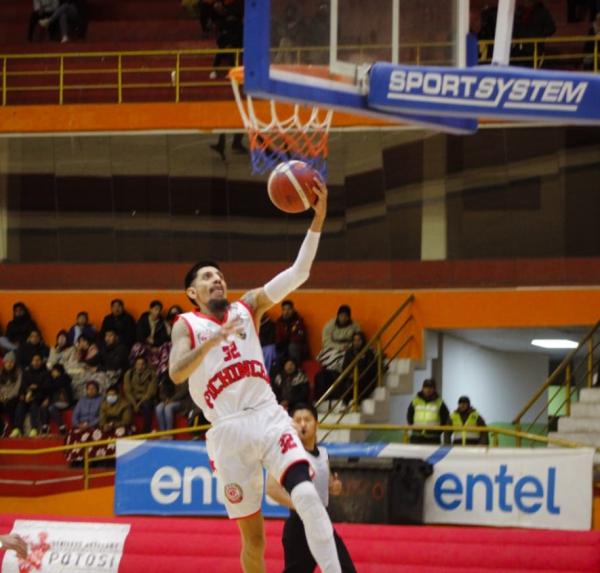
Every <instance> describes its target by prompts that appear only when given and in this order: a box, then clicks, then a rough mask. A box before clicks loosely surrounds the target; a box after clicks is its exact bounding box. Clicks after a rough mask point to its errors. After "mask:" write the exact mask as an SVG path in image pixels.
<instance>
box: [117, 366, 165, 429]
mask: <svg viewBox="0 0 600 573" xmlns="http://www.w3.org/2000/svg"><path fill="white" fill-rule="evenodd" d="M123 389H124V392H125V397H126V398H127V401H128V402H129V404H130V405H131V407H132V409H133V411H134V413H136V414H137V413H140V414H141V415H142V417H143V420H144V423H143V426H142V433H143V434H146V433H148V432H150V430H151V429H152V414H153V413H154V399H155V397H156V393H157V382H156V372H154V370H153V369H152V368H151V367H150V366H149V365H148V363H147V362H146V359H145V358H144V357H143V356H139V357H138V358H136V359H135V363H134V365H133V368H131V369H130V370H128V371H127V372H126V373H125V382H124V386H123Z"/></svg>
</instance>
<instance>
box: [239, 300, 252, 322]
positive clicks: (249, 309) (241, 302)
mask: <svg viewBox="0 0 600 573" xmlns="http://www.w3.org/2000/svg"><path fill="white" fill-rule="evenodd" d="M236 302H239V303H240V304H243V305H244V306H245V307H246V308H247V309H248V312H249V313H250V316H252V318H254V309H253V308H252V307H251V306H250V305H249V304H248V303H247V302H246V301H245V300H242V299H240V300H238V301H236Z"/></svg>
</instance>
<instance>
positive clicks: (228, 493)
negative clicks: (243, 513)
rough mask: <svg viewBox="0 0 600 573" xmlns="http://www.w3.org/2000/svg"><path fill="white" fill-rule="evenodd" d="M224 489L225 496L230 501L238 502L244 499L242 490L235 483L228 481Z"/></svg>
mask: <svg viewBox="0 0 600 573" xmlns="http://www.w3.org/2000/svg"><path fill="white" fill-rule="evenodd" d="M224 489H225V497H226V498H227V499H228V500H229V501H230V503H240V502H241V501H242V500H243V499H244V491H243V490H242V487H241V486H240V485H238V484H237V483H228V484H227V485H226V486H225V488H224Z"/></svg>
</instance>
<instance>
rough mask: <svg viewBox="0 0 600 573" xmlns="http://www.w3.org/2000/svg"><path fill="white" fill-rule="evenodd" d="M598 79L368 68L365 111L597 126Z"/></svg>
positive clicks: (483, 69)
mask: <svg viewBox="0 0 600 573" xmlns="http://www.w3.org/2000/svg"><path fill="white" fill-rule="evenodd" d="M599 98H600V78H598V76H597V75H594V74H584V73H570V72H559V71H547V70H535V71H532V70H530V69H527V68H517V67H511V66H508V67H501V66H475V67H472V68H449V67H418V66H402V65H395V64H387V63H376V64H373V67H372V68H371V70H370V72H369V95H368V102H369V107H371V108H374V109H377V110H380V111H386V112H402V113H410V114H415V113H426V114H429V115H442V116H447V117H492V118H502V119H531V120H549V121H558V120H563V121H564V120H566V121H567V122H568V123H586V124H589V123H600V106H599V105H598V101H600V99H599Z"/></svg>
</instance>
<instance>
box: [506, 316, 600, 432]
mask: <svg viewBox="0 0 600 573" xmlns="http://www.w3.org/2000/svg"><path fill="white" fill-rule="evenodd" d="M599 367H600V321H598V322H597V323H596V324H595V325H594V326H593V327H592V328H591V329H590V330H589V332H588V333H587V334H586V335H585V336H584V337H583V338H582V339H581V341H580V342H579V344H578V345H577V347H576V348H574V349H573V350H572V351H571V352H569V354H567V356H565V358H564V359H563V361H562V362H561V363H560V364H559V365H558V367H557V368H556V369H555V370H554V372H552V374H550V376H548V378H547V379H546V380H545V381H544V383H543V384H542V385H541V386H540V387H539V388H538V389H537V390H536V392H535V393H534V394H533V396H532V397H531V398H530V399H529V401H528V402H527V404H525V406H523V408H522V409H521V411H520V412H519V413H518V414H517V416H516V417H515V419H514V420H513V424H515V426H516V427H517V429H519V430H520V429H521V427H522V425H524V424H523V417H524V416H525V415H526V414H527V413H529V412H531V411H532V410H533V408H534V405H535V404H536V403H537V402H538V401H539V400H540V398H541V397H542V396H543V395H544V393H546V394H547V397H546V400H543V401H542V403H541V405H539V407H538V409H537V410H534V411H533V419H532V420H531V421H530V422H528V423H527V425H526V429H525V431H526V432H527V431H529V430H530V429H531V427H532V426H533V425H534V424H535V423H536V422H537V421H538V420H539V419H540V418H541V417H542V416H543V415H544V414H548V424H547V427H548V429H551V427H552V426H554V425H555V423H556V422H557V420H558V418H559V417H561V416H569V415H570V414H571V404H572V402H573V399H574V398H576V396H577V394H578V392H579V390H580V389H582V388H591V387H592V384H593V382H594V373H596V372H597V371H598V368H599Z"/></svg>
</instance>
